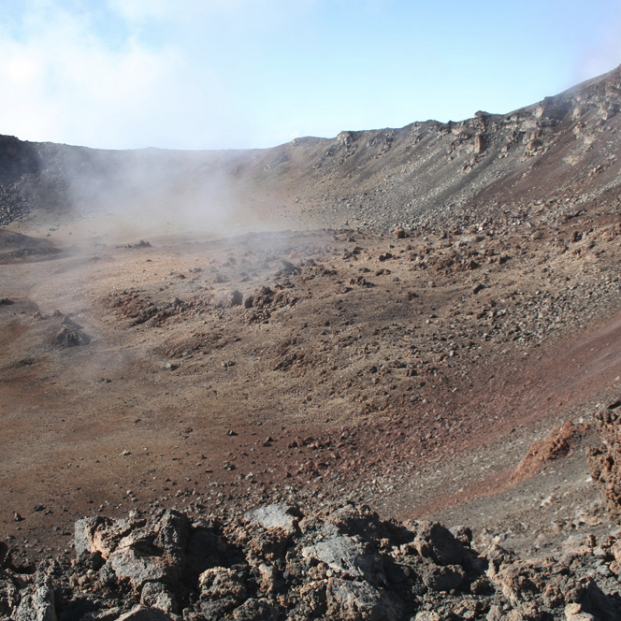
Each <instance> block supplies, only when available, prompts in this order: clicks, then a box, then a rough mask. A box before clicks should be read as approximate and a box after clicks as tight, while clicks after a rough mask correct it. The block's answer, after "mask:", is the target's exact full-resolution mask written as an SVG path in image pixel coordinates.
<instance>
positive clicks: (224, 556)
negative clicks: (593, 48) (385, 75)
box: [0, 69, 621, 621]
mask: <svg viewBox="0 0 621 621" xmlns="http://www.w3.org/2000/svg"><path fill="white" fill-rule="evenodd" d="M620 112H621V70H619V69H617V70H615V71H613V72H610V73H609V74H606V75H605V76H601V77H600V78H597V79H595V80H591V81H589V82H587V83H584V84H582V85H579V86H577V87H575V88H574V89H570V90H569V91H567V92H565V93H562V94H560V95H557V96H555V97H550V98H546V99H545V100H544V101H543V102H540V103H539V104H535V105H533V106H530V107H528V108H524V109H522V110H519V111H516V112H513V113H510V114H506V115H501V114H489V113H486V112H479V113H477V114H476V116H475V117H474V118H473V119H469V120H467V121H463V122H460V123H446V124H443V123H437V122H435V121H429V122H426V123H414V124H412V125H410V126H407V127H406V128H403V129H401V130H379V131H375V132H343V133H342V134H340V135H339V136H338V137H337V138H335V139H314V138H308V139H298V140H295V141H293V142H291V143H289V144H287V145H281V146H280V147H276V148H274V149H268V150H264V151H240V152H230V153H228V152H227V153H224V152H222V153H220V152H212V153H200V152H197V153H181V152H180V153H167V152H159V151H154V152H150V151H148V152H144V153H142V152H100V151H97V150H92V149H90V150H89V149H82V148H80V147H67V146H63V145H52V144H47V143H46V144H39V143H25V142H22V141H20V140H18V139H17V138H13V137H7V136H3V137H0V222H1V224H2V226H3V227H4V228H2V229H0V270H1V272H0V352H1V355H0V425H1V429H2V436H1V438H2V439H1V443H2V444H1V446H2V450H0V489H1V490H2V493H1V494H0V498H1V500H0V619H1V620H2V621H5V620H10V621H27V620H30V619H36V620H40V621H94V620H101V621H104V620H105V621H108V620H109V621H121V620H124V621H128V620H135V621H139V620H144V621H151V620H153V621H158V620H166V619H169V620H170V619H172V620H174V621H182V620H183V621H212V620H220V619H222V620H228V619H234V620H237V621H241V620H248V621H250V620H256V621H259V620H264V619H265V620H272V619H273V620H284V619H308V620H311V619H318V620H327V619H330V620H332V619H334V620H341V619H343V620H348V621H366V620H377V621H380V620H384V619H387V620H389V621H393V620H395V621H397V620H398V621H401V620H408V621H409V620H411V619H414V620H415V621H445V620H451V621H460V620H471V619H472V620H479V619H481V620H487V621H496V620H498V621H500V620H505V619H507V620H509V621H551V620H559V621H561V620H563V621H593V620H595V621H599V620H604V621H608V620H610V621H612V620H616V619H619V618H621V596H620V594H619V576H620V575H621V539H620V538H619V537H620V533H621V529H620V527H619V516H620V515H621V509H620V506H621V504H620V499H621V496H620V493H619V489H620V485H621V483H620V472H619V468H618V464H619V463H621V457H620V456H619V450H618V447H619V428H620V424H619V418H618V417H619V414H618V412H619V411H621V408H620V406H619V403H620V400H619V399H620V397H621V390H620V389H621V386H620V383H621V276H620V275H619V265H620V263H621V219H620V218H619V214H620V209H619V205H620V204H621V172H620V171H621V168H620V167H621V162H618V161H617V159H618V158H617V154H618V148H619V138H618V136H619V134H620V130H621V114H620ZM76 162H79V164H80V165H79V166H78V167H75V166H74V167H73V168H72V166H71V165H75V163H76ZM136 170H138V171H139V172H140V175H141V178H150V179H152V184H151V185H150V186H149V187H147V188H143V189H142V190H140V189H138V188H137V187H136V185H135V184H134V183H133V179H134V177H133V176H132V174H133V173H132V171H133V172H136ZM149 175H150V176H149ZM216 179H217V180H219V183H220V185H222V184H224V185H227V187H228V191H227V193H226V196H225V195H224V193H218V192H216V185H214V184H215V181H214V180H216ZM205 196H209V197H210V199H211V201H212V202H213V203H214V204H218V205H219V207H218V209H215V208H214V209H212V210H211V211H209V210H207V211H205V209H203V208H204V203H203V202H200V201H204V200H205V199H204V197H205ZM197 201H198V202H197ZM227 201H230V204H229V203H227ZM201 209H203V210H202V211H201Z"/></svg>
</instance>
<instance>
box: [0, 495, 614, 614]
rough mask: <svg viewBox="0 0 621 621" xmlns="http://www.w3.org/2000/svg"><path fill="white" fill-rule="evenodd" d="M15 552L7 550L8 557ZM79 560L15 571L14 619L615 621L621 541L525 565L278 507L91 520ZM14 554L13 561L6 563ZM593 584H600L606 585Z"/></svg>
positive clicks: (464, 539)
mask: <svg viewBox="0 0 621 621" xmlns="http://www.w3.org/2000/svg"><path fill="white" fill-rule="evenodd" d="M5 547H6V546H5ZM75 550H76V560H75V561H73V563H71V564H69V563H67V562H66V561H61V560H59V561H46V562H43V563H41V564H40V565H39V567H38V568H37V571H36V572H35V573H34V574H33V575H19V574H18V572H17V570H15V569H14V568H12V567H10V566H8V565H7V563H5V564H4V565H5V566H4V568H3V569H2V570H1V571H0V618H1V619H3V621H4V619H10V620H11V621H27V620H28V621H30V620H32V619H35V620H38V621H61V620H65V619H72V620H73V619H75V621H95V620H99V621H102V620H108V621H120V620H123V621H181V620H183V621H211V620H212V619H215V620H222V621H226V620H233V621H277V620H279V619H288V620H291V621H307V620H308V621H310V620H312V619H319V620H322V621H327V620H328V619H329V620H330V621H384V620H386V621H409V620H410V619H415V621H442V620H444V619H472V620H475V621H476V620H477V619H481V620H483V619H485V620H486V621H505V620H506V619H509V620H511V621H520V620H522V621H523V620H541V621H543V620H546V621H561V620H562V621H567V620H568V619H570V620H571V621H589V620H590V619H597V620H601V621H614V620H616V619H619V618H621V600H620V599H619V597H618V596H617V595H616V594H615V593H616V591H617V590H618V579H617V575H618V574H619V573H621V570H620V569H619V561H620V560H621V552H619V550H621V542H619V541H617V539H616V538H615V537H612V536H608V537H607V538H606V539H605V540H603V541H600V542H597V541H596V540H595V538H594V537H588V538H585V539H584V540H582V539H581V540H570V541H568V542H567V546H566V547H565V549H564V551H563V555H562V556H561V557H560V558H559V559H558V560H557V559H551V558H548V559H539V560H535V561H533V560H525V559H520V558H518V557H517V556H516V555H515V554H513V553H512V552H510V551H507V550H504V549H502V548H500V547H499V546H498V545H496V544H493V545H492V546H491V547H489V548H488V549H487V550H485V551H484V552H482V553H480V552H478V551H477V550H475V549H474V548H473V547H472V534H471V532H470V531H469V529H467V528H465V527H461V528H458V529H455V530H454V532H451V531H449V530H448V529H446V528H444V527H443V526H442V525H440V524H438V523H436V522H429V521H413V520H410V521H407V522H404V523H401V524H400V523H397V522H393V521H385V520H381V519H380V518H379V517H378V515H377V514H376V513H374V512H373V511H371V510H370V509H369V508H368V507H354V506H352V505H345V506H341V507H336V506H332V507H328V508H326V509H325V510H323V511H322V513H321V514H308V515H304V514H303V512H302V511H301V510H300V508H299V507H294V506H287V505H272V506H269V507H262V508H260V509H256V510H254V511H250V512H248V513H246V514H245V516H244V517H241V518H239V517H238V518H235V519H230V520H228V521H224V522H219V521H217V520H215V519H212V518H208V517H203V518H200V519H198V520H194V521H192V520H191V519H190V518H189V517H188V516H186V515H185V514H183V513H180V512H178V511H174V510H166V511H164V510H160V511H158V512H156V513H154V514H153V515H151V516H148V517H144V516H141V515H139V514H138V513H136V512H132V513H131V514H130V516H129V517H128V518H125V519H117V520H113V519H107V518H104V517H95V518H84V519H82V520H79V521H78V522H77V524H76V528H75ZM7 557H8V553H7V551H6V550H4V556H3V558H5V559H6V558H7ZM593 576H597V581H596V580H595V579H594V577H593Z"/></svg>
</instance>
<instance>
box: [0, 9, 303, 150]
mask: <svg viewBox="0 0 621 621" xmlns="http://www.w3.org/2000/svg"><path fill="white" fill-rule="evenodd" d="M306 4H308V5H309V6H310V5H311V4H312V2H310V0H308V2H307V1H306V0H303V1H302V2H301V3H299V4H298V5H297V8H295V10H294V11H293V10H287V9H286V3H285V2H284V1H283V0H262V1H261V0H259V1H257V0H254V1H253V2H251V1H250V0H228V1H226V2H225V1H224V0H217V1H214V0H212V1H206V2H199V1H198V0H177V1H176V2H172V1H171V0H148V1H145V0H109V1H108V2H107V3H103V4H102V3H96V2H95V3H93V5H92V7H91V5H89V4H88V3H87V4H81V3H80V1H79V0H77V1H76V0H64V1H62V0H26V2H24V3H23V4H21V8H20V9H17V10H16V11H14V12H15V13H16V15H15V17H14V18H13V19H8V20H5V21H4V23H2V24H0V92H2V93H3V96H2V98H0V119H1V120H0V133H4V134H13V135H16V136H18V137H19V138H22V139H28V140H48V141H52V142H67V143H70V144H81V145H89V146H93V147H99V148H139V147H146V146H160V145H167V146H174V147H177V148H190V149H192V148H221V147H222V146H225V145H228V146H233V147H245V146H248V145H247V144H246V143H245V142H244V141H245V140H246V141H247V140H248V136H249V135H251V133H252V127H251V119H245V118H244V115H243V114H242V112H241V109H240V102H238V101H237V100H236V98H235V96H234V95H233V94H232V89H231V88H230V84H229V80H232V79H234V76H231V71H230V67H228V66H225V68H224V69H222V68H221V67H220V61H221V60H222V57H219V56H218V55H223V56H224V57H226V55H227V51H226V50H224V49H221V48H220V49H218V48H216V47H214V48H213V49H210V47H209V46H210V41H211V40H212V39H215V38H216V37H215V34H216V31H217V30H220V31H221V30H222V29H224V30H226V29H235V30H239V29H240V28H242V29H243V28H244V27H245V26H249V25H251V24H252V27H256V24H257V23H260V22H262V21H264V22H265V24H266V27H267V23H268V21H270V20H271V22H273V21H274V17H275V16H277V15H280V16H281V17H282V19H285V16H287V15H289V16H290V15H291V13H292V11H293V12H295V13H297V12H298V11H300V10H302V9H300V7H303V6H304V5H306ZM98 5H101V6H98ZM240 15H243V16H244V19H243V20H239V16H240ZM276 21H278V20H276ZM153 23H155V26H156V32H157V33H159V34H160V35H161V36H156V37H153V36H152V35H151V30H149V29H148V28H147V27H146V26H145V24H148V25H149V26H153ZM244 25H245V26H244ZM273 25H274V24H273V23H272V24H271V26H270V27H273ZM158 28H159V30H157V29H158ZM241 35H243V32H242V33H240V36H241ZM213 45H214V46H215V43H214V44H213ZM205 54H208V55H210V57H209V58H208V61H211V62H205Z"/></svg>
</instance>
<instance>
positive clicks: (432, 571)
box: [423, 565, 466, 591]
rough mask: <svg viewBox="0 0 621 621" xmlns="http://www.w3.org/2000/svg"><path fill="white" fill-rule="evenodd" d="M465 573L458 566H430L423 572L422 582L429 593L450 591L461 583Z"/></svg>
mask: <svg viewBox="0 0 621 621" xmlns="http://www.w3.org/2000/svg"><path fill="white" fill-rule="evenodd" d="M465 577H466V573H465V572H464V570H463V569H462V568H461V567H460V566H459V565H447V566H445V567H438V566H437V565H432V566H431V567H429V568H428V569H427V571H425V572H423V582H424V584H425V586H426V587H427V588H428V589H430V590H431V591H452V590H453V589H458V588H459V587H460V585H461V584H462V583H463V581H464V579H465Z"/></svg>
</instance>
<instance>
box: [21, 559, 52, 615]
mask: <svg viewBox="0 0 621 621" xmlns="http://www.w3.org/2000/svg"><path fill="white" fill-rule="evenodd" d="M56 619H57V617H56V609H55V607H54V586H53V584H52V579H51V578H50V576H48V575H46V574H45V573H44V572H43V571H37V573H36V574H35V582H34V584H33V585H32V586H30V587H28V588H27V589H26V590H25V591H23V592H22V594H21V598H20V602H19V606H18V607H17V610H16V611H15V615H14V621H56Z"/></svg>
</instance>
